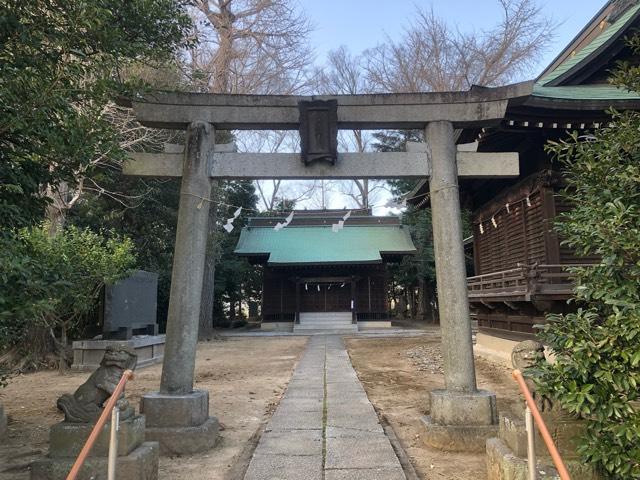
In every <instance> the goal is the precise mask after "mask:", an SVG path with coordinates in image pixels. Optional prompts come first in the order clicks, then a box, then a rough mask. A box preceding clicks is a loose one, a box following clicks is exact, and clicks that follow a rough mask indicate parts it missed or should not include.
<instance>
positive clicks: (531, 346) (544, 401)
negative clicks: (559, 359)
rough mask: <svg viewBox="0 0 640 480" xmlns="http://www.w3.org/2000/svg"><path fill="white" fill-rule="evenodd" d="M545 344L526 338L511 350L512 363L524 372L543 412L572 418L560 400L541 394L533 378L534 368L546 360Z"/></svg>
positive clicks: (527, 382) (534, 397)
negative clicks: (556, 400) (560, 403)
mask: <svg viewBox="0 0 640 480" xmlns="http://www.w3.org/2000/svg"><path fill="white" fill-rule="evenodd" d="M546 361H547V358H546V356H545V354H544V345H543V344H542V343H540V342H537V341H535V340H526V341H524V342H520V343H518V344H517V345H516V346H515V347H513V350H512V351H511V363H512V365H513V368H516V369H518V370H520V371H521V372H522V376H523V377H524V381H525V383H526V384H527V387H529V390H530V391H531V395H532V396H533V399H534V400H535V402H536V406H537V407H538V410H539V411H540V412H541V413H545V414H547V415H548V416H553V417H558V418H572V417H571V415H569V414H568V413H567V412H565V411H564V410H562V408H561V407H560V405H559V404H558V402H554V401H553V400H552V399H551V398H549V397H547V396H545V395H541V394H540V392H538V391H537V388H536V384H535V382H534V381H533V378H532V369H535V367H536V366H539V365H540V363H541V362H546Z"/></svg>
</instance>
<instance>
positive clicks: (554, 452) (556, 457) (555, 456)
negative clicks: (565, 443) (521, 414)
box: [512, 370, 571, 480]
mask: <svg viewBox="0 0 640 480" xmlns="http://www.w3.org/2000/svg"><path fill="white" fill-rule="evenodd" d="M512 375H513V378H514V379H515V380H516V382H518V385H519V386H520V390H521V391H522V394H523V395H524V399H525V400H526V401H527V405H528V406H529V410H531V414H532V415H533V418H534V419H535V421H536V424H537V425H538V429H539V430H540V435H541V436H542V439H543V440H544V443H545V445H546V446H547V449H548V450H549V453H550V454H551V459H552V460H553V463H554V465H555V466H556V468H557V469H558V473H559V474H560V478H561V479H562V480H571V476H570V475H569V472H568V471H567V467H566V466H565V465H564V462H563V461H562V457H560V452H558V449H557V448H556V444H555V443H553V439H552V438H551V434H550V433H549V430H548V429H547V426H546V425H545V423H544V420H543V419H542V415H540V411H539V410H538V407H537V405H536V402H535V401H534V400H533V397H532V396H531V392H530V391H529V387H527V384H526V383H525V381H524V377H523V376H522V372H521V371H520V370H514V371H513V373H512Z"/></svg>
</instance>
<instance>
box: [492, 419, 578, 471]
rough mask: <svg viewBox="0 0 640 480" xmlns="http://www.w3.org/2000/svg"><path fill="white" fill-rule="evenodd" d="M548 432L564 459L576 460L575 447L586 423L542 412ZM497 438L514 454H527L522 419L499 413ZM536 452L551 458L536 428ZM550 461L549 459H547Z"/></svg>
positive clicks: (523, 456)
mask: <svg viewBox="0 0 640 480" xmlns="http://www.w3.org/2000/svg"><path fill="white" fill-rule="evenodd" d="M543 418H544V419H545V423H546V425H547V428H548V429H549V433H550V434H551V437H552V438H553V441H554V442H555V444H556V447H557V448H558V451H559V452H560V455H562V458H563V459H564V460H565V461H566V460H571V459H574V460H577V459H578V458H579V455H578V453H577V451H578V450H577V448H578V444H579V442H580V440H581V439H582V438H584V435H585V430H586V424H585V422H584V421H581V420H573V419H570V418H567V419H559V418H558V417H557V416H556V417H553V416H549V415H545V414H543ZM499 438H500V439H501V440H502V441H503V442H504V443H505V444H506V446H507V447H508V448H509V449H510V450H511V451H512V452H513V454H514V455H516V456H518V457H522V458H526V456H527V432H526V429H525V424H524V420H523V419H520V418H514V417H511V416H506V415H500V433H499ZM536 454H537V455H538V456H539V457H545V458H547V459H550V458H551V455H550V454H549V452H548V450H547V447H546V445H545V444H544V441H543V440H542V436H541V435H540V431H539V430H538V429H537V428H536ZM549 461H550V460H549Z"/></svg>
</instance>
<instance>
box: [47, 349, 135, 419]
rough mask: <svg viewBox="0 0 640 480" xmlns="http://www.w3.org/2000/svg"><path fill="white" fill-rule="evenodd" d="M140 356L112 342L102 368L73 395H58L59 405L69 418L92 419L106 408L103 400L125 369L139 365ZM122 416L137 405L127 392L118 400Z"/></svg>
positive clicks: (130, 414) (101, 363) (96, 417)
mask: <svg viewBox="0 0 640 480" xmlns="http://www.w3.org/2000/svg"><path fill="white" fill-rule="evenodd" d="M137 361H138V356H137V355H136V354H135V353H134V351H133V350H132V349H130V348H128V347H124V346H109V347H107V348H106V351H105V353H104V357H103V358H102V361H101V362H100V366H99V367H98V369H97V370H96V371H95V372H93V373H92V374H91V376H90V377H89V379H88V380H87V381H86V382H84V383H83V384H82V385H80V387H78V389H77V390H76V391H75V393H74V394H73V395H71V394H69V393H67V394H65V395H62V396H61V397H60V398H59V399H58V403H57V405H58V408H59V409H60V410H62V411H63V412H64V417H65V418H64V419H65V421H66V422H72V423H92V422H95V421H96V420H97V419H98V417H99V416H100V414H101V413H102V410H103V404H104V402H106V401H107V399H108V398H109V397H110V396H111V394H112V393H113V391H114V390H115V388H116V385H118V382H119V381H120V378H121V377H122V374H123V373H124V371H125V370H133V369H135V367H136V363H137ZM116 405H117V406H118V408H120V412H121V413H120V418H121V419H123V420H124V419H126V418H129V417H130V416H132V415H133V414H134V409H133V408H132V407H131V406H130V405H129V402H128V401H127V400H125V398H124V392H123V393H122V395H121V396H120V399H119V400H118V402H117V404H116Z"/></svg>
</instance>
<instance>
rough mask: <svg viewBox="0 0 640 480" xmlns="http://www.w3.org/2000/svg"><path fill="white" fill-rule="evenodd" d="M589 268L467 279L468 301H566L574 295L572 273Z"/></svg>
mask: <svg viewBox="0 0 640 480" xmlns="http://www.w3.org/2000/svg"><path fill="white" fill-rule="evenodd" d="M585 266H588V265H586V264H565V265H537V264H534V265H521V266H519V267H517V268H512V269H509V270H503V271H500V272H494V273H487V274H485V275H478V276H475V277H469V278H467V289H468V292H469V301H470V302H472V303H488V302H503V301H512V302H518V301H524V302H529V301H531V300H532V299H534V298H538V299H545V300H564V299H568V298H569V297H571V295H572V294H573V288H574V282H573V280H572V273H571V269H572V268H574V267H585Z"/></svg>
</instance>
